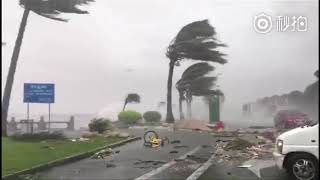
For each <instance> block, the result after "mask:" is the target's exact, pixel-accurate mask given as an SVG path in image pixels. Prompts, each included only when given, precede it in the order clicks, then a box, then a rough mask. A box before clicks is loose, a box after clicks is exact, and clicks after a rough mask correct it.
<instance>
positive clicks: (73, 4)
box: [1, 0, 94, 136]
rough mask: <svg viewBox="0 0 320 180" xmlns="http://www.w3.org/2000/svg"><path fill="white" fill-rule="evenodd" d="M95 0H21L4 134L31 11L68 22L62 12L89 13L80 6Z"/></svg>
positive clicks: (3, 116)
mask: <svg viewBox="0 0 320 180" xmlns="http://www.w3.org/2000/svg"><path fill="white" fill-rule="evenodd" d="M92 1H94V0H20V1H19V4H20V6H21V7H22V8H24V12H23V16H22V20H21V23H20V28H19V32H18V36H17V39H16V42H15V46H14V49H13V53H12V57H11V63H10V66H9V72H8V76H7V81H6V85H5V88H4V93H3V99H2V105H1V121H2V136H6V135H7V116H8V109H9V103H10V96H11V90H12V86H13V81H14V75H15V71H16V67H17V63H18V57H19V53H20V49H21V44H22V40H23V35H24V31H25V29H26V25H27V20H28V17H29V13H30V11H32V12H33V13H35V14H38V15H40V16H42V17H45V18H49V19H52V20H57V21H64V22H66V21H67V19H64V18H61V17H59V15H60V14H61V13H74V14H88V12H87V11H84V10H81V9H79V8H78V6H81V5H85V4H88V3H89V2H92Z"/></svg>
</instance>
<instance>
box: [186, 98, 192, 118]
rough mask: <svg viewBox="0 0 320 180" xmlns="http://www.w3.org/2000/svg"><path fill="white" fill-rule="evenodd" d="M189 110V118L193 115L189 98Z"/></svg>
mask: <svg viewBox="0 0 320 180" xmlns="http://www.w3.org/2000/svg"><path fill="white" fill-rule="evenodd" d="M187 110H188V118H189V119H191V117H192V109H191V100H187Z"/></svg>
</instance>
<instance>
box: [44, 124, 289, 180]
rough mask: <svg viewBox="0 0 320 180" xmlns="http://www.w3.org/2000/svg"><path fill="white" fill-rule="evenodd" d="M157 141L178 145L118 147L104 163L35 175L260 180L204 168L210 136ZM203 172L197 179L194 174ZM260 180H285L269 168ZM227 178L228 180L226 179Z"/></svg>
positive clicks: (184, 134)
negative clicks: (173, 142)
mask: <svg viewBox="0 0 320 180" xmlns="http://www.w3.org/2000/svg"><path fill="white" fill-rule="evenodd" d="M155 130H156V131H157V132H158V133H159V135H160V137H168V138H169V140H170V141H174V140H180V141H181V142H180V143H175V144H168V145H165V146H164V147H160V148H148V147H144V146H143V140H139V141H135V142H132V143H129V144H126V145H124V146H121V147H118V148H116V149H114V150H115V151H116V150H120V152H119V153H118V154H113V155H110V156H108V157H106V158H105V159H90V158H87V159H83V160H79V161H77V162H73V163H69V164H66V165H62V166H58V167H53V168H51V169H49V170H46V171H43V172H39V173H38V174H39V175H41V176H42V177H44V178H45V179H54V180H57V179H59V180H66V179H68V180H75V179H79V180H84V179H85V180H87V179H97V180H98V179H119V180H120V179H137V180H139V179H159V180H160V179H162V180H166V179H188V178H189V179H217V180H219V179H230V178H231V177H232V178H231V179H235V180H236V179H239V180H240V179H247V180H251V179H259V178H258V177H257V175H256V174H255V173H253V172H252V171H250V170H248V169H239V168H236V167H224V166H222V165H215V163H213V164H210V166H208V167H207V168H203V165H204V164H205V163H206V162H207V160H208V159H210V157H211V156H212V152H213V151H214V149H213V146H214V145H215V143H216V140H217V138H216V137H214V136H213V135H211V134H209V133H200V132H196V131H175V132H173V131H170V130H168V129H155ZM127 131H129V132H130V134H133V135H136V136H141V137H142V136H143V134H144V132H145V130H144V129H129V130H127ZM199 168H200V169H205V171H203V172H201V173H200V174H198V175H195V172H196V170H198V171H199ZM261 176H262V177H261V179H266V180H267V179H274V180H277V179H279V180H280V179H281V180H286V176H285V174H284V173H283V172H278V171H277V170H276V169H275V168H274V166H273V165H272V164H271V166H270V167H267V168H264V169H261ZM229 177H230V178H229Z"/></svg>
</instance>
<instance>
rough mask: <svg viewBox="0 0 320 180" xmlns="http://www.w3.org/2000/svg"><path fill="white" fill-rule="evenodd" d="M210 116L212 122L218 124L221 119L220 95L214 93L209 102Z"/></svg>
mask: <svg viewBox="0 0 320 180" xmlns="http://www.w3.org/2000/svg"><path fill="white" fill-rule="evenodd" d="M209 118H210V123H211V124H216V123H217V122H218V121H220V97H219V96H218V95H214V96H212V97H211V98H210V102H209Z"/></svg>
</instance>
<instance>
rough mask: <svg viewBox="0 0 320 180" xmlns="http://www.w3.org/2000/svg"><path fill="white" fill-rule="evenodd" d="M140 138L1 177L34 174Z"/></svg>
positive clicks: (9, 178)
mask: <svg viewBox="0 0 320 180" xmlns="http://www.w3.org/2000/svg"><path fill="white" fill-rule="evenodd" d="M140 139H141V137H133V138H129V139H125V140H122V141H120V142H116V143H112V144H109V145H106V146H102V147H98V148H95V149H93V150H90V151H87V152H82V153H79V154H75V155H71V156H67V157H64V158H62V159H57V160H54V161H50V162H47V163H45V164H40V165H36V166H33V167H31V168H28V169H24V170H21V171H17V172H15V173H12V174H8V175H6V176H2V178H1V179H2V180H12V179H17V177H18V176H19V175H23V174H33V173H35V172H37V171H41V170H45V169H48V168H51V167H54V166H58V165H62V164H66V163H70V162H74V161H77V160H80V159H84V158H87V157H90V156H92V155H93V154H94V153H96V152H98V151H100V150H102V149H106V148H115V147H119V146H121V145H124V144H126V143H129V142H133V141H137V140H140Z"/></svg>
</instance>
